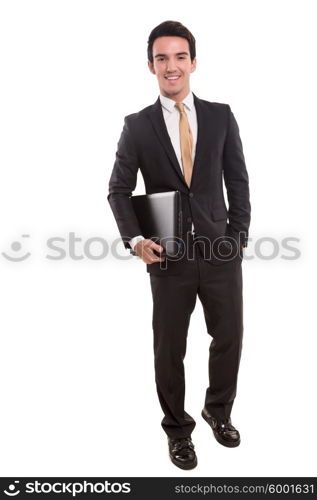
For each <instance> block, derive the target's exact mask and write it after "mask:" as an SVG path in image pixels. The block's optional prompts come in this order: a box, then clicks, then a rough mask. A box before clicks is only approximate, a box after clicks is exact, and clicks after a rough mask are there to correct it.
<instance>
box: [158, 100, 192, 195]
mask: <svg viewBox="0 0 317 500" xmlns="http://www.w3.org/2000/svg"><path fill="white" fill-rule="evenodd" d="M149 117H150V120H151V122H152V125H153V127H154V130H155V132H156V134H157V137H158V140H159V141H160V143H161V144H162V146H163V148H164V149H165V151H166V153H167V155H168V157H169V159H170V161H171V163H172V165H173V167H174V169H175V170H176V172H177V174H178V175H179V177H180V179H181V180H182V182H183V183H184V184H185V186H186V187H187V184H186V182H185V179H184V176H183V172H182V169H181V167H180V164H179V163H178V159H177V156H176V154H175V151H174V148H173V144H172V141H171V138H170V136H169V135H168V131H167V128H166V124H165V120H164V116H163V111H162V106H161V101H160V98H159V97H158V99H157V101H156V102H155V104H153V106H152V109H151V111H150V112H149Z"/></svg>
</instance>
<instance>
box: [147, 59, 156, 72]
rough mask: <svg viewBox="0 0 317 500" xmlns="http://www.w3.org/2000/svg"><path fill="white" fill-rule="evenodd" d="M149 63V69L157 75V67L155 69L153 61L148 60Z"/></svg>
mask: <svg viewBox="0 0 317 500" xmlns="http://www.w3.org/2000/svg"><path fill="white" fill-rule="evenodd" d="M147 64H148V67H149V70H150V71H151V73H153V75H155V74H156V73H155V69H154V64H153V63H152V62H151V61H148V62H147Z"/></svg>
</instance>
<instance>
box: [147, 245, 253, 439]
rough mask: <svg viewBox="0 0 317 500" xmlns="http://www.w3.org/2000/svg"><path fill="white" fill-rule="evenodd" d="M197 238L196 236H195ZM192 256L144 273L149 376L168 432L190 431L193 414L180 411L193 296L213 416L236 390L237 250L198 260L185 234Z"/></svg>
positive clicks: (239, 328)
mask: <svg viewBox="0 0 317 500" xmlns="http://www.w3.org/2000/svg"><path fill="white" fill-rule="evenodd" d="M196 243H197V242H196ZM189 245H191V247H192V256H193V259H190V260H188V259H187V260H186V265H182V273H181V274H180V275H172V276H165V275H162V276H156V275H154V274H150V282H151V290H152V296H153V321H152V325H153V333H154V363H155V382H156V388H157V393H158V397H159V401H160V404H161V407H162V410H163V412H164V418H163V420H162V427H163V429H164V431H165V432H166V434H167V435H168V436H169V437H172V438H181V437H187V436H190V435H191V432H192V431H193V429H194V428H195V425H196V422H195V420H194V419H193V418H192V417H191V416H190V415H189V414H188V413H187V412H186V411H185V409H184V399H185V374H184V364H183V361H184V358H185V354H186V341H187V332H188V327H189V322H190V316H191V313H192V312H193V310H194V308H195V304H196V298H197V296H198V297H199V299H200V301H201V303H202V306H203V311H204V316H205V321H206V326H207V332H208V334H209V335H210V336H211V337H212V341H211V344H210V348H209V387H208V388H207V390H206V396H205V406H206V408H207V409H208V411H209V412H210V413H211V415H213V416H215V417H217V418H220V419H222V418H227V417H229V416H230V413H231V409H232V405H233V402H234V399H235V396H236V389H237V378H238V370H239V363H240V356H241V348H242V336H243V303H242V267H241V260H242V259H241V257H240V255H237V256H236V257H235V258H233V259H232V260H230V261H227V262H225V263H223V264H221V265H212V264H211V263H210V262H208V261H206V260H204V258H203V255H202V253H201V252H200V247H199V245H197V244H195V240H194V239H192V241H191V240H190V243H189Z"/></svg>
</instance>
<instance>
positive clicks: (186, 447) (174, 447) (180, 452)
mask: <svg viewBox="0 0 317 500" xmlns="http://www.w3.org/2000/svg"><path fill="white" fill-rule="evenodd" d="M168 448H169V456H170V459H171V460H172V462H173V464H175V465H177V467H179V468H180V469H186V470H188V469H193V468H194V467H196V465H197V457H196V453H195V450H194V448H195V447H194V444H193V442H192V440H191V438H190V437H186V438H179V439H172V438H170V437H169V438H168Z"/></svg>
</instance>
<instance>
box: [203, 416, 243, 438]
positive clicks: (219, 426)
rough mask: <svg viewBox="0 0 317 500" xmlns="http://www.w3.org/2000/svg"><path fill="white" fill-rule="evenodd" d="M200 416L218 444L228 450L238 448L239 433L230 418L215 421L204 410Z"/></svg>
mask: <svg viewBox="0 0 317 500" xmlns="http://www.w3.org/2000/svg"><path fill="white" fill-rule="evenodd" d="M201 415H202V417H203V418H204V419H205V420H206V422H207V423H208V424H209V425H210V427H211V428H212V430H213V433H214V436H215V438H216V439H217V441H218V443H220V444H223V446H228V447H229V448H234V447H235V446H239V444H240V434H239V431H238V430H237V429H235V427H233V425H232V424H231V418H226V419H224V420H217V419H216V418H215V417H213V416H212V415H210V413H209V412H208V410H206V408H204V409H203V411H202V412H201Z"/></svg>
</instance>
